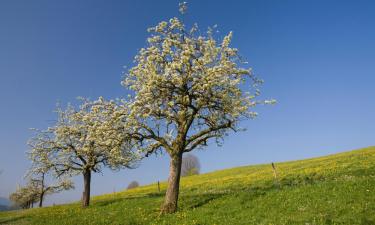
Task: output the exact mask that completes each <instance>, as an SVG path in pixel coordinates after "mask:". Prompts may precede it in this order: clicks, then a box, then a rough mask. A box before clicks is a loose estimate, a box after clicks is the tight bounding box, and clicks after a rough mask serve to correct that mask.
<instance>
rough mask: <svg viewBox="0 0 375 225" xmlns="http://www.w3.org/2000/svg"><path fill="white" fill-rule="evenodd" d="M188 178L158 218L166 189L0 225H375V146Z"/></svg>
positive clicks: (1, 217) (153, 187)
mask: <svg viewBox="0 0 375 225" xmlns="http://www.w3.org/2000/svg"><path fill="white" fill-rule="evenodd" d="M276 168H277V173H278V178H277V180H275V178H274V176H273V171H272V167H271V165H268V164H267V165H256V166H245V167H238V168H233V169H227V170H222V171H216V172H212V173H207V174H202V175H196V176H191V177H186V178H183V179H182V181H181V182H182V188H181V195H180V203H179V212H178V213H176V214H173V215H164V216H160V215H159V206H160V205H161V203H162V201H163V192H164V191H165V188H166V184H165V183H161V189H162V191H161V192H160V193H159V192H158V191H157V190H158V189H157V184H150V185H147V186H142V187H139V188H135V189H131V190H128V191H123V192H118V193H111V194H106V195H102V196H97V197H94V198H93V201H92V205H91V206H90V207H89V208H87V209H81V208H80V204H78V203H74V204H68V205H60V206H54V207H45V208H42V209H30V210H24V211H14V212H2V213H0V224H2V223H3V224H305V225H306V224H310V225H312V224H375V147H369V148H365V149H360V150H356V151H351V152H345V153H340V154H336V155H331V156H326V157H320V158H313V159H307V160H300V161H293V162H285V163H277V164H276Z"/></svg>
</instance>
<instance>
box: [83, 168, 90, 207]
mask: <svg viewBox="0 0 375 225" xmlns="http://www.w3.org/2000/svg"><path fill="white" fill-rule="evenodd" d="M90 183H91V171H90V170H86V171H84V172H83V189H84V191H83V194H82V207H83V208H85V207H87V206H89V205H90Z"/></svg>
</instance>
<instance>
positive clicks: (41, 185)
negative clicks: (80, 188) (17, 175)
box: [26, 152, 74, 207]
mask: <svg viewBox="0 0 375 225" xmlns="http://www.w3.org/2000/svg"><path fill="white" fill-rule="evenodd" d="M30 156H31V157H30V158H31V160H32V162H33V163H32V166H31V168H30V169H29V170H28V172H27V174H26V177H28V178H29V179H30V181H29V183H30V184H32V185H31V186H32V187H34V189H35V192H36V193H37V196H38V198H39V207H42V206H43V200H44V198H45V196H46V195H49V194H54V193H59V192H61V191H64V190H69V189H73V188H74V186H73V182H72V181H71V180H69V179H66V177H61V178H59V179H58V181H57V182H56V183H48V181H47V178H48V177H50V175H51V173H52V172H53V171H51V170H52V169H53V167H52V165H51V164H49V161H48V160H43V158H44V157H47V156H48V155H47V152H39V154H34V155H30Z"/></svg>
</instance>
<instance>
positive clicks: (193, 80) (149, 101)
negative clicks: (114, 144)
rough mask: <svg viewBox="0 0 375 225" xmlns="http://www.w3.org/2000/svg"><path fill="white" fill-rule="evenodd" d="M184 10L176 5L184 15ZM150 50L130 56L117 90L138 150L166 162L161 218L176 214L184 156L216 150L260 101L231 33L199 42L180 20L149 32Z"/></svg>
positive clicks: (195, 33) (254, 80)
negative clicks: (125, 100)
mask: <svg viewBox="0 0 375 225" xmlns="http://www.w3.org/2000/svg"><path fill="white" fill-rule="evenodd" d="M185 10H186V4H185V3H183V4H181V5H180V12H181V13H184V12H185ZM149 32H151V36H150V37H149V38H148V40H147V41H148V45H147V47H145V48H142V49H141V50H140V51H139V53H138V55H137V56H136V57H135V62H136V65H135V66H134V67H132V68H131V69H130V70H129V72H128V74H127V75H126V76H125V79H124V80H123V85H124V86H126V87H129V88H130V89H131V90H133V91H134V96H133V98H132V100H131V101H130V104H129V107H130V113H129V116H128V118H127V124H128V126H129V128H131V129H132V132H131V133H132V135H131V137H132V140H134V141H135V144H136V145H135V146H136V148H138V149H140V150H141V151H143V152H144V153H145V154H146V156H147V155H149V154H151V153H154V152H156V151H159V150H165V151H166V152H167V153H168V154H169V156H170V158H171V161H170V172H169V178H168V188H167V192H166V196H165V201H164V205H163V207H162V213H173V212H175V211H176V210H177V201H178V194H179V184H180V175H181V163H182V155H183V154H184V153H186V152H190V151H193V150H194V149H197V148H202V147H203V146H206V145H207V143H208V142H209V141H210V140H215V141H216V142H217V143H219V144H220V142H221V140H222V139H223V137H224V136H226V135H227V134H228V133H229V132H230V131H238V130H239V127H238V124H239V121H241V120H242V119H246V118H254V117H255V116H256V115H257V113H256V112H254V111H253V110H252V109H253V108H254V107H255V106H256V105H257V104H259V103H269V102H261V101H258V100H255V99H256V97H257V96H258V95H259V90H258V85H259V84H260V83H261V80H259V79H257V78H256V77H255V76H254V75H253V74H252V72H251V69H249V68H244V67H242V66H241V65H242V61H241V58H240V57H239V56H238V50H237V49H236V48H232V47H230V43H231V39H232V32H230V33H229V34H228V35H226V36H225V37H224V38H223V40H222V41H221V42H219V41H217V40H216V39H215V38H214V31H213V30H212V29H209V31H208V32H207V33H206V35H201V34H200V32H199V31H198V27H197V26H196V25H194V26H193V27H192V28H191V29H190V30H188V29H187V28H186V27H185V25H184V24H183V23H182V22H181V20H180V19H178V18H172V19H170V20H169V21H168V22H167V21H163V22H160V23H159V24H158V25H157V26H155V27H152V28H150V29H149Z"/></svg>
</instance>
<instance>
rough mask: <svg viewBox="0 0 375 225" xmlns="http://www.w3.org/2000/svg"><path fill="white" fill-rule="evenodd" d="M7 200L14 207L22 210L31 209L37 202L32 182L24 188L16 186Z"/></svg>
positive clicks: (36, 193) (36, 192) (37, 197)
mask: <svg viewBox="0 0 375 225" xmlns="http://www.w3.org/2000/svg"><path fill="white" fill-rule="evenodd" d="M9 199H10V200H11V201H12V202H13V204H14V205H16V206H19V207H21V208H23V209H28V208H32V207H33V205H34V203H35V202H37V201H38V199H39V196H38V190H37V187H36V186H35V183H34V182H29V183H28V184H27V185H26V186H24V187H21V186H18V187H17V190H16V191H15V192H13V193H11V194H10V195H9Z"/></svg>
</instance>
